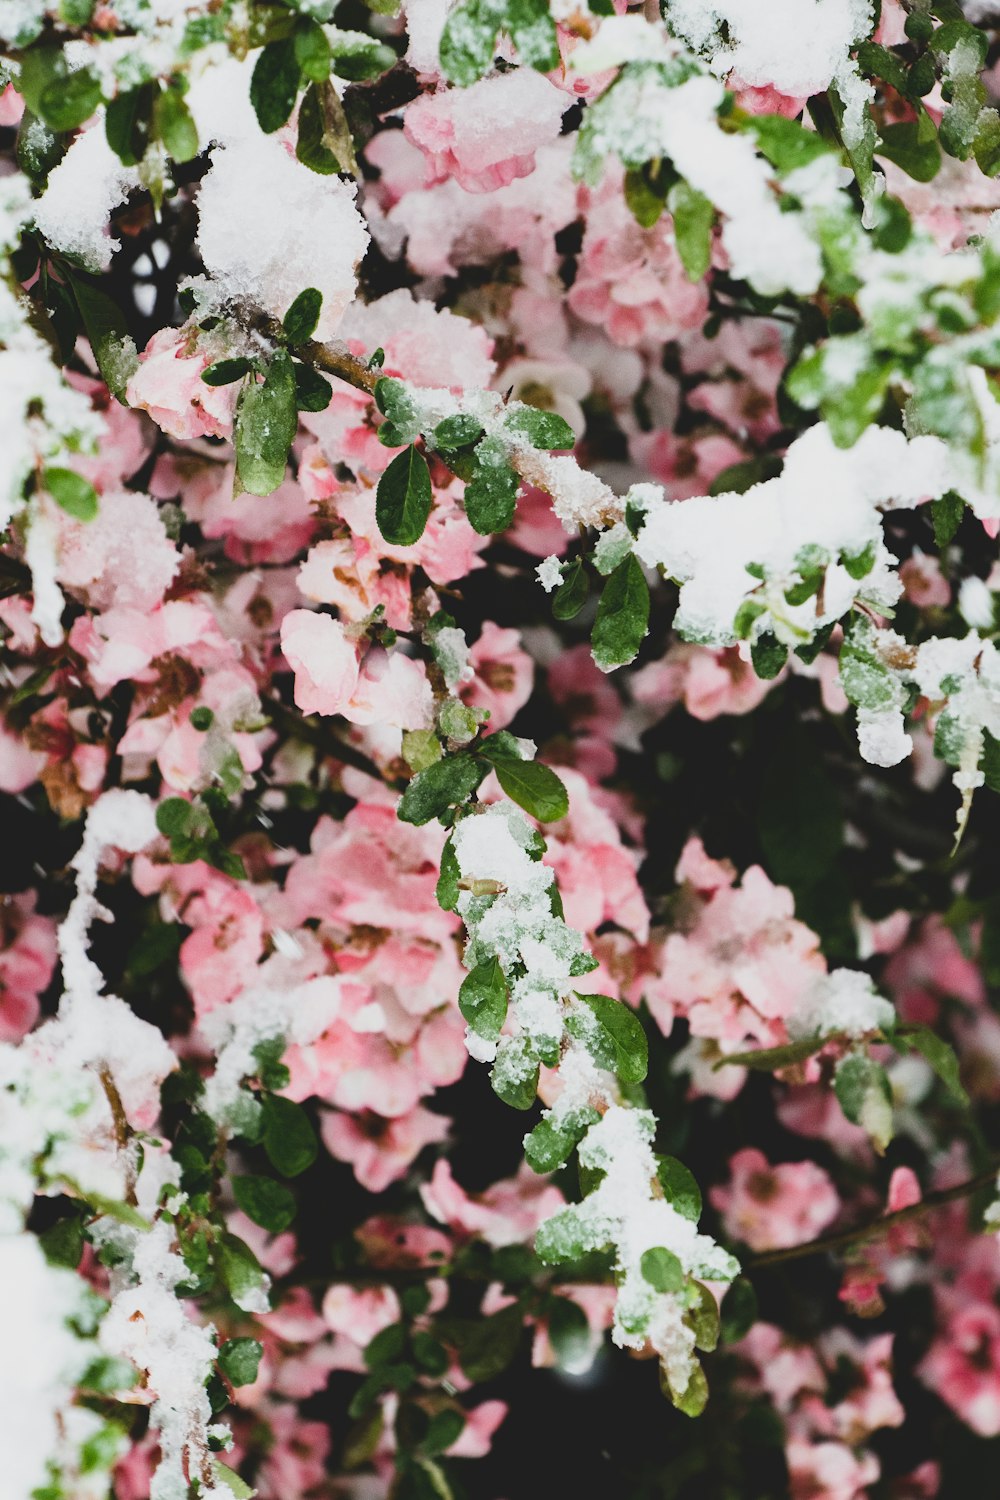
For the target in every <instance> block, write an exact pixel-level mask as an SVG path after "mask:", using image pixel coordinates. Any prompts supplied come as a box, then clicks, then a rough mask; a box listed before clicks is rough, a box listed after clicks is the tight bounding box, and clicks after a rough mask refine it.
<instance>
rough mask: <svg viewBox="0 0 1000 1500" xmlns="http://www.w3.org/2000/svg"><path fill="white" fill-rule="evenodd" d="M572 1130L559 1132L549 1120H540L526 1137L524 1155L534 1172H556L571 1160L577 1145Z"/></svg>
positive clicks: (575, 1136)
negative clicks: (570, 1157)
mask: <svg viewBox="0 0 1000 1500" xmlns="http://www.w3.org/2000/svg"><path fill="white" fill-rule="evenodd" d="M577 1139H578V1137H577V1135H576V1134H575V1133H574V1132H573V1131H571V1130H557V1129H556V1127H555V1126H554V1125H553V1124H552V1123H551V1122H550V1121H549V1120H539V1122H538V1124H537V1125H536V1126H535V1128H534V1130H530V1131H529V1132H528V1134H527V1135H526V1136H525V1137H524V1155H525V1159H526V1161H527V1163H528V1166H529V1167H530V1168H531V1170H532V1171H533V1172H554V1171H556V1169H557V1168H558V1167H561V1166H562V1164H563V1162H565V1161H567V1160H568V1159H569V1156H570V1154H571V1153H572V1150H573V1147H574V1146H575V1145H576V1143H577Z"/></svg>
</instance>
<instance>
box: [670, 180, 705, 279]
mask: <svg viewBox="0 0 1000 1500" xmlns="http://www.w3.org/2000/svg"><path fill="white" fill-rule="evenodd" d="M667 204H668V206H669V208H670V213H671V216H672V217H673V221H674V239H675V241H676V243H677V253H678V255H679V256H680V258H681V264H682V265H683V267H684V270H685V272H686V274H687V278H688V280H689V281H700V280H701V279H702V277H703V276H704V275H705V272H706V271H707V270H708V267H709V265H710V263H711V259H712V226H713V225H714V223H715V205H714V204H713V203H711V202H709V200H708V199H707V198H706V197H705V195H704V193H699V192H698V190H697V189H696V188H693V187H692V186H691V185H690V183H688V182H685V180H684V179H683V178H680V179H679V180H678V181H677V182H675V183H674V185H673V187H672V188H671V189H670V192H669V194H668V197H667Z"/></svg>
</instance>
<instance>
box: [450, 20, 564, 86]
mask: <svg viewBox="0 0 1000 1500" xmlns="http://www.w3.org/2000/svg"><path fill="white" fill-rule="evenodd" d="M501 29H502V30H503V31H504V32H506V34H507V35H508V36H510V37H511V39H512V40H513V42H514V45H515V47H516V48H517V51H518V56H519V57H520V60H521V62H522V63H524V64H525V65H526V66H527V67H531V68H538V69H539V70H540V71H541V72H543V73H548V72H550V71H551V70H552V69H553V68H555V67H558V65H559V45H558V41H557V38H556V28H555V22H554V21H553V19H552V16H551V14H550V11H549V7H548V5H547V4H546V3H545V0H506V3H503V0H461V3H460V4H459V5H457V6H456V7H455V8H454V9H453V10H452V11H451V12H450V14H449V15H448V19H447V21H446V22H445V26H444V30H443V32H442V35H441V44H440V57H441V67H442V70H443V72H444V74H445V77H446V78H448V79H449V80H450V81H451V82H452V83H460V84H463V85H468V84H470V83H475V82H476V80H477V79H478V78H481V77H482V76H483V74H484V73H487V72H488V71H489V69H490V67H491V66H492V63H493V56H494V52H495V50H496V40H497V33H498V32H499V31H500V30H501Z"/></svg>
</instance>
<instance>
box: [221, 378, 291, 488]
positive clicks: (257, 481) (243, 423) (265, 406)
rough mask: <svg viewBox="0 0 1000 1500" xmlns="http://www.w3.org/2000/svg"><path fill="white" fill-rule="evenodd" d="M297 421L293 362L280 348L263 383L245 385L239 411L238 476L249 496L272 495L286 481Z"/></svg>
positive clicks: (237, 417) (237, 430) (236, 436)
mask: <svg viewBox="0 0 1000 1500" xmlns="http://www.w3.org/2000/svg"><path fill="white" fill-rule="evenodd" d="M298 420H299V416H298V408H297V406H296V404H295V375H294V372H293V370H292V361H291V359H290V358H289V356H288V354H287V353H286V352H285V350H284V349H279V350H278V352H277V353H276V354H275V355H274V357H273V359H272V360H271V363H270V365H269V366H268V369H267V375H266V377H265V379H264V382H263V384H253V385H248V386H245V387H244V388H243V390H242V391H241V392H240V398H239V402H238V404H237V408H236V432H235V443H236V474H237V477H238V479H239V482H240V484H241V485H242V487H243V489H244V490H246V491H247V492H248V494H251V495H270V494H271V493H272V491H274V490H276V489H277V488H278V486H279V485H280V484H281V483H282V482H283V480H284V478H285V467H286V465H287V463H288V450H289V449H290V448H291V446H292V441H293V439H294V437H295V433H296V430H297V428H298Z"/></svg>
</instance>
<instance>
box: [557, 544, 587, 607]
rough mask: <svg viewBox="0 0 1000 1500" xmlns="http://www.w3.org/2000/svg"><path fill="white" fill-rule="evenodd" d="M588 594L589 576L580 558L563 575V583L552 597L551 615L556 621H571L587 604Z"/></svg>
mask: <svg viewBox="0 0 1000 1500" xmlns="http://www.w3.org/2000/svg"><path fill="white" fill-rule="evenodd" d="M589 593H590V574H589V573H588V572H587V569H586V568H585V567H584V565H583V560H582V558H579V557H578V558H576V559H575V560H574V561H573V562H571V563H570V564H569V566H568V568H567V571H566V572H565V573H564V574H563V581H562V583H561V584H560V585H559V587H558V588H557V589H556V591H555V593H554V594H553V596H552V614H553V617H554V618H555V619H556V620H573V619H575V618H576V616H577V615H578V614H579V613H580V611H581V609H582V608H583V606H584V605H585V604H586V602H587V597H588V595H589Z"/></svg>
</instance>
